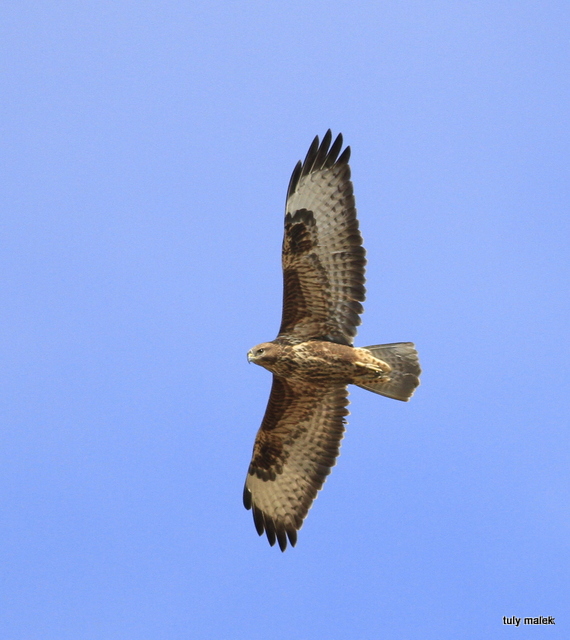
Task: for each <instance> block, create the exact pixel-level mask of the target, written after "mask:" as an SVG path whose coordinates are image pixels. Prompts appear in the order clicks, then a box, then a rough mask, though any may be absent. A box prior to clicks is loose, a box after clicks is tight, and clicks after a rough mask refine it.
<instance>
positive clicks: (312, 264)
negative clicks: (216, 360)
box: [243, 130, 420, 551]
mask: <svg viewBox="0 0 570 640" xmlns="http://www.w3.org/2000/svg"><path fill="white" fill-rule="evenodd" d="M331 140H332V136H331V132H330V130H329V131H327V133H326V135H325V136H324V138H323V141H322V143H321V144H319V139H318V137H316V138H315V139H314V141H313V143H312V145H311V147H310V148H309V151H308V153H307V157H306V158H305V161H304V162H303V163H301V162H299V163H298V164H297V166H296V167H295V169H294V171H293V175H292V176H291V180H290V182H289V188H288V190H287V203H286V212H285V235H284V239H283V251H282V262H283V316H282V321H281V327H280V329H279V334H278V336H277V338H276V339H275V340H273V341H272V342H266V343H262V344H260V345H258V346H257V347H254V348H253V349H251V351H249V353H248V360H249V361H250V362H254V363H255V364H258V365H260V366H262V367H265V368H266V369H268V370H269V371H271V372H272V373H273V385H272V388H271V394H270V397H269V403H268V405H267V409H266V411H265V416H264V418H263V422H262V424H261V427H260V429H259V431H258V433H257V437H256V440H255V445H254V449H253V457H252V460H251V464H250V466H249V470H248V475H247V479H246V483H245V488H244V496H243V499H244V505H245V506H246V508H247V509H252V511H253V519H254V522H255V526H256V529H257V532H258V533H259V535H262V534H263V533H264V532H265V533H266V535H267V538H268V540H269V543H270V544H271V545H274V544H275V542H276V541H277V542H278V543H279V547H280V548H281V550H282V551H284V550H285V549H286V547H287V540H289V542H290V543H291V544H292V545H293V546H294V545H295V543H296V541H297V530H298V529H300V528H301V526H302V524H303V520H304V518H305V516H306V515H307V512H308V510H309V508H310V506H311V504H312V502H313V500H314V499H315V497H316V495H317V492H318V491H319V489H320V488H321V487H322V485H323V483H324V481H325V479H326V477H327V475H328V474H329V473H330V470H331V468H332V467H333V465H334V464H335V460H336V457H337V456H338V453H339V447H340V441H341V439H342V435H343V432H344V425H345V423H346V420H345V416H346V415H348V411H347V409H346V407H347V405H348V389H347V385H348V384H356V385H358V386H360V387H362V388H364V389H368V390H370V391H373V392H375V393H379V394H381V395H385V396H388V397H391V398H396V399H398V400H408V399H409V398H410V396H411V395H412V393H413V391H414V389H415V388H416V387H417V385H418V384H419V377H418V376H419V374H420V367H419V362H418V358H417V352H416V350H415V348H414V345H413V344H412V343H410V342H404V343H396V344H387V345H375V346H371V347H364V348H356V347H353V346H352V342H353V339H354V336H355V335H356V328H357V326H358V325H359V324H360V314H361V313H362V311H363V308H362V304H361V303H362V302H363V301H364V296H365V289H364V280H365V279H364V267H365V264H366V260H365V257H364V256H365V251H364V248H363V247H362V237H361V235H360V231H359V229H358V221H357V219H356V208H355V204H354V196H353V192H352V182H351V181H350V168H349V166H348V160H349V157H350V147H346V149H345V150H344V151H343V152H342V154H340V156H339V153H340V151H341V149H342V136H341V135H340V134H339V135H338V136H337V138H336V140H335V141H334V142H333V144H332V146H331Z"/></svg>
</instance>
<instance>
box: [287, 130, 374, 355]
mask: <svg viewBox="0 0 570 640" xmlns="http://www.w3.org/2000/svg"><path fill="white" fill-rule="evenodd" d="M331 139H332V134H331V132H330V130H329V131H327V133H326V134H325V136H324V138H323V141H322V143H321V144H319V139H318V137H316V138H315V139H314V140H313V143H312V144H311V147H310V148H309V151H308V153H307V156H306V158H305V160H304V162H303V163H301V162H299V163H298V164H297V166H296V167H295V169H294V171H293V174H292V176H291V180H290V182H289V188H288V190H287V210H286V215H285V235H284V238H283V285H284V291H283V316H282V320H281V327H280V329H279V336H278V339H279V340H281V341H284V342H290V343H294V342H302V341H304V340H310V339H320V340H323V339H332V341H334V342H337V343H339V344H346V345H351V344H352V340H353V338H354V336H355V335H356V327H357V326H358V325H359V324H360V318H359V315H360V314H361V313H362V311H363V309H362V304H361V302H362V301H363V300H364V298H365V289H364V280H365V279H364V267H365V264H366V259H365V251H364V248H363V247H362V237H361V235H360V231H359V228H358V221H357V219H356V209H355V205H354V196H353V192H352V183H351V181H350V168H349V166H348V160H349V158H350V148H349V147H347V148H346V149H345V150H344V151H343V153H342V154H341V155H340V157H339V152H340V150H341V148H342V135H338V136H337V138H336V140H335V141H334V142H333V144H332V146H331ZM329 147H330V148H329Z"/></svg>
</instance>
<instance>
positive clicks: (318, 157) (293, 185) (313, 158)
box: [287, 129, 350, 198]
mask: <svg viewBox="0 0 570 640" xmlns="http://www.w3.org/2000/svg"><path fill="white" fill-rule="evenodd" d="M331 140H332V131H331V130H330V129H328V130H327V132H326V133H325V135H324V136H323V139H322V141H319V136H315V137H314V139H313V142H312V143H311V146H310V147H309V150H308V151H307V155H306V156H305V159H304V160H303V162H301V161H299V162H298V163H297V164H296V165H295V168H294V169H293V173H292V174H291V179H290V180H289V187H288V188H287V198H289V196H291V194H293V193H295V190H296V189H297V185H298V184H299V180H300V179H301V178H302V177H303V176H306V175H309V174H310V173H311V172H312V171H318V170H319V169H330V168H331V167H332V166H333V165H334V164H335V163H336V164H347V163H348V161H349V159H350V147H346V149H345V150H344V151H343V152H342V154H341V155H340V157H338V154H339V153H340V150H341V149H342V144H343V138H342V133H339V134H338V135H337V137H336V138H335V140H334V142H333V143H332V146H331ZM337 158H338V159H337Z"/></svg>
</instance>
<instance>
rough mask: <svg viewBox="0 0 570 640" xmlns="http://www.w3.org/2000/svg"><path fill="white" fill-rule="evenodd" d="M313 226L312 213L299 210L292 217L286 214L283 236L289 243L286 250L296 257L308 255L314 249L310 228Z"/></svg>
mask: <svg viewBox="0 0 570 640" xmlns="http://www.w3.org/2000/svg"><path fill="white" fill-rule="evenodd" d="M314 226H315V218H314V216H313V212H312V211H308V210H307V209H299V210H298V211H296V212H295V215H294V216H291V215H290V214H287V219H286V221H285V234H286V237H287V239H288V242H289V247H288V249H289V250H290V251H291V252H292V253H293V254H296V255H299V254H301V253H308V252H309V251H311V249H313V248H314V240H315V238H314V234H312V233H311V227H314Z"/></svg>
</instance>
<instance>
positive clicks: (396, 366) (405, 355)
mask: <svg viewBox="0 0 570 640" xmlns="http://www.w3.org/2000/svg"><path fill="white" fill-rule="evenodd" d="M361 348H364V349H367V350H368V351H369V352H370V353H371V354H372V355H373V356H374V357H375V358H379V359H380V360H383V361H384V362H386V363H387V364H389V365H390V366H391V367H392V370H391V371H390V374H389V377H388V380H386V378H380V379H379V380H378V381H374V380H373V381H366V384H358V386H359V387H362V388H363V389H367V390H368V391H372V392H374V393H379V394H380V395H382V396H387V397H388V398H394V399H395V400H403V401H404V402H407V401H408V400H409V399H410V398H411V397H412V394H413V393H414V391H415V389H416V387H417V386H418V385H419V384H420V378H419V376H420V373H421V368H420V362H419V360H418V352H417V351H416V349H415V348H414V344H413V342H395V343H393V344H376V345H372V346H370V347H361Z"/></svg>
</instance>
